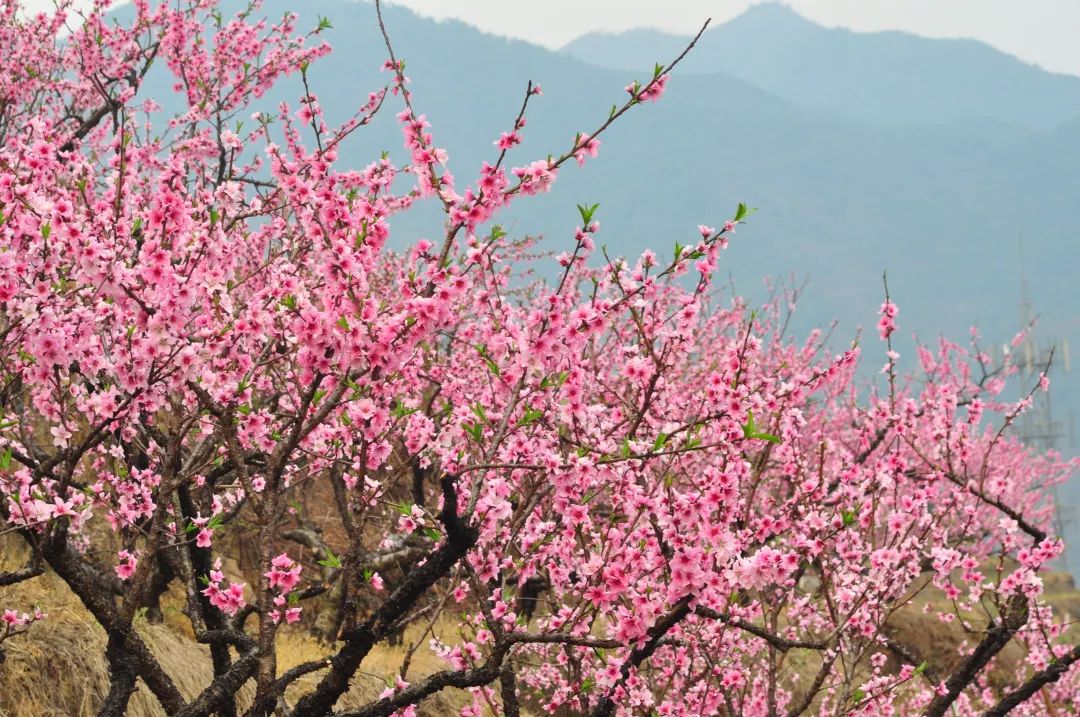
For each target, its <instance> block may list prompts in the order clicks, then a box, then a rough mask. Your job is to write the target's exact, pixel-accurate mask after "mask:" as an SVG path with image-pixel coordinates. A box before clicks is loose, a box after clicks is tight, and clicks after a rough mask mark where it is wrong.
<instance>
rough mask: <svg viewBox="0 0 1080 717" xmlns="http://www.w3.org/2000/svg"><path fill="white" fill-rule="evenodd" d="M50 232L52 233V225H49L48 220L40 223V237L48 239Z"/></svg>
mask: <svg viewBox="0 0 1080 717" xmlns="http://www.w3.org/2000/svg"><path fill="white" fill-rule="evenodd" d="M50 234H52V225H50V224H49V223H48V222H45V223H44V224H42V225H41V238H42V239H48V238H49V235H50Z"/></svg>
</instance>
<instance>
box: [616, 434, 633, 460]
mask: <svg viewBox="0 0 1080 717" xmlns="http://www.w3.org/2000/svg"><path fill="white" fill-rule="evenodd" d="M631 453H632V451H631V450H630V439H629V438H624V439H623V442H622V447H621V448H620V449H619V454H620V455H621V456H622V457H623V458H629V457H630V454H631Z"/></svg>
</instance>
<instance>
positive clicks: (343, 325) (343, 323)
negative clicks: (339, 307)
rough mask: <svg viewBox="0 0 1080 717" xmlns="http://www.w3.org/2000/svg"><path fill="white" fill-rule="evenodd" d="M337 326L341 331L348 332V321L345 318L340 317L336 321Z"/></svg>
mask: <svg viewBox="0 0 1080 717" xmlns="http://www.w3.org/2000/svg"><path fill="white" fill-rule="evenodd" d="M337 325H338V326H340V327H341V330H342V331H348V330H349V320H348V319H347V318H345V317H344V316H342V317H341V318H340V319H338V321H337Z"/></svg>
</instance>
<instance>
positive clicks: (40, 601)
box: [0, 542, 469, 717]
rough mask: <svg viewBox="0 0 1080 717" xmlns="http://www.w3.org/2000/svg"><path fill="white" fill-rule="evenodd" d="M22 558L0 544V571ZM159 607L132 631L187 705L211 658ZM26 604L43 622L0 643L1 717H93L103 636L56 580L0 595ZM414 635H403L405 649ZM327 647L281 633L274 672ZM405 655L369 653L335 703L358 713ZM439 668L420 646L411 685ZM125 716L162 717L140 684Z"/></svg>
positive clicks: (439, 711) (461, 696)
mask: <svg viewBox="0 0 1080 717" xmlns="http://www.w3.org/2000/svg"><path fill="white" fill-rule="evenodd" d="M21 552H22V551H21V550H20V549H19V548H18V547H15V546H14V545H13V544H12V543H11V542H7V543H0V570H10V569H12V568H15V567H17V566H18V565H19V560H20V559H21V557H22V555H21V554H20V553H21ZM163 602H164V604H163V612H164V614H165V622H164V623H163V624H150V623H147V622H146V621H145V620H143V619H137V620H136V629H137V631H138V633H139V634H140V636H141V637H142V638H143V640H145V641H146V643H147V645H148V646H149V647H150V649H151V650H152V651H153V653H154V655H155V656H157V658H158V660H159V661H160V662H161V665H162V666H163V668H164V669H165V671H166V672H167V673H168V674H169V675H171V676H172V678H173V680H174V681H175V682H176V686H177V688H178V689H179V690H180V692H181V693H182V694H183V695H184V697H185V698H189V699H190V698H192V697H194V696H195V695H197V694H198V693H199V692H200V691H201V690H202V689H203V688H205V687H206V686H207V685H208V684H209V683H210V681H211V678H212V676H213V672H212V669H211V667H210V664H211V663H210V653H209V650H208V649H207V648H206V647H205V646H204V645H200V644H198V643H196V642H195V641H194V640H192V639H191V637H190V628H188V626H187V625H186V618H185V617H184V616H183V615H182V614H181V613H180V610H179V605H180V598H179V596H178V595H172V596H169V599H167V600H165V601H163ZM33 605H40V606H42V607H43V608H44V609H45V610H46V612H48V615H49V617H48V619H47V620H45V621H44V622H42V623H39V624H36V625H34V626H33V627H32V628H31V632H30V633H29V634H28V635H24V636H20V637H16V638H13V639H11V640H9V641H7V642H5V643H4V650H5V652H6V655H7V659H6V661H5V662H4V663H2V664H0V717H30V716H33V717H94V716H95V715H96V714H97V709H98V707H99V706H100V704H101V701H102V700H103V699H104V697H105V695H106V694H107V692H108V689H109V677H108V666H107V663H106V661H105V643H106V636H105V632H104V630H102V629H101V627H100V626H99V625H98V624H97V623H96V621H95V620H94V619H93V618H92V617H91V616H90V614H89V613H88V612H87V611H86V610H85V608H83V606H82V604H81V603H80V602H79V600H78V598H77V597H76V596H75V595H74V594H73V593H72V592H71V591H70V590H69V589H68V588H67V586H66V585H64V583H63V581H62V580H60V579H59V578H57V577H56V576H55V575H52V574H50V573H46V574H44V575H42V576H40V577H37V578H35V579H33V580H30V581H27V582H24V583H20V584H19V585H16V586H13V587H12V588H8V589H4V590H0V606H6V607H14V608H18V609H29V608H30V607H32V606H33ZM413 635H415V633H412V634H407V635H406V643H407V641H408V639H410V638H411V637H412V636H413ZM332 649H333V647H332V646H331V647H328V646H326V645H321V644H319V643H318V642H316V641H315V640H314V639H312V638H310V637H308V636H307V635H306V634H304V633H303V632H301V631H298V630H297V631H292V630H284V629H283V633H282V636H281V639H280V640H279V645H278V663H279V669H280V670H282V671H283V670H286V669H288V668H290V667H292V666H294V665H298V664H300V663H303V662H309V661H313V660H317V659H321V658H324V657H325V656H326V655H327V654H328V653H330V652H331V651H332ZM404 651H405V648H404V647H388V646H380V647H377V648H376V649H375V650H373V651H372V653H371V654H370V655H369V657H368V658H367V660H365V661H364V664H363V666H362V667H361V670H362V672H358V673H357V675H356V677H355V678H354V680H353V687H352V689H351V690H350V691H349V693H348V694H347V695H345V697H343V698H342V701H341V702H340V703H339V705H340V706H341V707H358V706H360V705H362V704H366V703H367V702H370V701H371V700H373V699H376V698H377V697H378V695H379V693H380V692H382V691H383V689H385V688H386V685H387V680H390V679H392V678H393V675H395V674H396V673H397V670H398V668H399V666H400V665H401V660H402V657H403V656H404ZM445 667H446V665H445V663H443V662H442V661H441V660H440V659H439V658H438V657H437V656H435V655H434V654H433V653H431V652H430V651H429V650H428V649H427V647H426V645H424V646H422V647H421V648H420V649H419V650H417V652H416V654H415V655H414V657H413V659H412V663H411V666H410V670H409V677H410V679H411V680H413V681H416V680H418V679H420V678H421V677H423V676H425V675H427V674H430V673H432V672H435V671H438V670H440V669H445ZM319 676H320V673H315V674H313V675H308V676H306V677H305V678H302V679H301V680H299V681H298V683H297V684H296V685H294V687H293V688H291V690H290V692H289V696H290V697H292V696H294V695H296V694H297V693H299V692H301V691H303V690H304V689H305V688H310V687H311V686H313V685H314V683H315V682H316V681H317V680H318V678H319ZM253 695H254V686H253V683H252V682H248V684H246V685H245V686H244V687H243V689H242V690H241V691H240V694H239V703H240V705H241V707H246V706H247V705H248V704H250V701H251V698H252V696H253ZM468 701H469V698H468V697H467V695H466V694H465V693H464V692H461V691H457V690H446V691H444V692H442V693H439V694H437V695H435V696H433V697H432V698H430V699H429V700H427V701H426V702H425V703H424V704H423V705H421V709H420V713H421V714H422V715H426V716H427V717H436V716H440V715H446V714H456V713H457V712H458V711H459V710H460V708H461V707H462V706H463V705H464V704H466V703H467V702H468ZM128 715H130V716H131V717H164V715H165V712H164V710H162V709H161V707H160V705H158V703H157V701H156V700H155V699H154V697H153V695H151V694H150V692H149V691H148V690H147V689H146V687H145V686H143V685H142V684H141V683H140V685H139V689H138V691H137V692H136V693H135V694H134V695H133V696H132V699H131V703H130V706H129V708H128Z"/></svg>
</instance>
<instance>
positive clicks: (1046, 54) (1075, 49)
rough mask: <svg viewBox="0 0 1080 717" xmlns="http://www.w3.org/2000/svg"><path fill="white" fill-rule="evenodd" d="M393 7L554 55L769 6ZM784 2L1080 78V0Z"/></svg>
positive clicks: (677, 0)
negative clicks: (993, 51)
mask: <svg viewBox="0 0 1080 717" xmlns="http://www.w3.org/2000/svg"><path fill="white" fill-rule="evenodd" d="M77 1H78V2H85V0H77ZM121 1H122V0H121ZM388 1H392V2H393V3H394V4H397V5H403V6H405V7H408V8H411V9H413V10H415V11H416V12H418V13H420V14H422V15H426V16H428V17H433V18H438V19H445V18H454V19H458V20H463V21H465V22H467V23H469V24H471V25H475V26H476V27H479V28H480V29H481V30H485V31H487V32H491V33H494V34H498V35H505V36H507V37H514V38H518V39H522V40H528V41H529V42H533V43H536V44H539V45H544V46H545V47H549V48H553V49H554V48H558V47H562V46H563V45H565V44H566V43H568V42H570V41H571V40H573V39H574V38H576V37H579V36H580V35H584V34H586V33H588V32H593V31H608V32H618V31H621V30H628V29H631V28H638V27H654V28H658V29H660V30H666V31H668V32H676V33H692V32H694V31H696V30H697V29H698V28H699V27H700V26H701V23H702V22H704V20H705V18H707V17H711V18H712V19H713V22H714V23H716V24H719V23H723V22H725V21H727V20H730V19H731V18H733V17H735V16H736V15H738V14H740V13H741V12H743V11H744V10H745V9H746V8H747V7H749V6H750V5H751V4H753V3H754V2H760V1H762V0H388ZM766 1H770V2H771V1H776V0H766ZM782 1H783V2H784V4H786V5H789V6H790V7H792V8H794V9H795V10H796V11H797V12H799V13H800V14H801V15H803V16H805V17H807V18H809V19H811V20H813V21H815V22H817V23H819V24H821V25H826V26H829V27H846V28H850V29H852V30H857V31H861V32H873V31H878V30H906V31H908V32H913V33H916V34H918V35H924V36H927V37H966V38H974V39H977V40H981V41H983V42H985V43H986V44H988V45H992V46H994V47H996V48H998V49H1000V50H1003V51H1005V52H1007V53H1009V54H1011V55H1015V56H1017V57H1019V58H1021V59H1023V60H1026V61H1028V62H1032V63H1035V64H1037V65H1040V66H1041V67H1043V68H1045V69H1047V70H1051V71H1054V72H1063V73H1069V74H1074V75H1080V41H1078V40H1077V38H1080V0H782ZM22 2H23V6H24V7H25V8H27V9H29V10H31V11H37V10H45V9H49V8H51V7H52V6H53V0H22ZM297 2H298V3H302V2H303V0H297Z"/></svg>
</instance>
